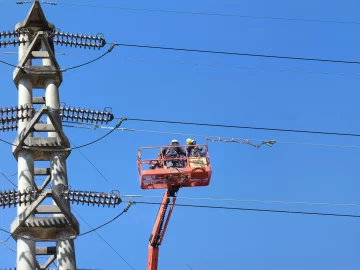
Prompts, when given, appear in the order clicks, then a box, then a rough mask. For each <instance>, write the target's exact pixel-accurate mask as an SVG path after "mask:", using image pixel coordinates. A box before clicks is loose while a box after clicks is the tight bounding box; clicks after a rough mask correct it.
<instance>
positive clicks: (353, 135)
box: [116, 118, 360, 137]
mask: <svg viewBox="0 0 360 270" xmlns="http://www.w3.org/2000/svg"><path fill="white" fill-rule="evenodd" d="M116 119H118V118H116ZM126 119H127V120H128V121H141V122H153V123H166V124H180V125H195V126H208V127H223V128H237V129H254V130H266V131H281V132H295V133H310V134H321V135H337V136H350V137H360V134H355V133H339V132H326V131H311V130H296V129H280V128H265V127H251V126H235V125H223V124H205V123H195V122H182V121H169V120H153V119H141V118H126Z"/></svg>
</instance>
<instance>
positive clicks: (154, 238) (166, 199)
mask: <svg viewBox="0 0 360 270" xmlns="http://www.w3.org/2000/svg"><path fill="white" fill-rule="evenodd" d="M170 197H171V196H170V194H169V190H166V191H165V194H164V196H163V199H162V201H161V205H160V208H159V212H158V214H157V217H156V221H155V225H154V228H153V231H152V234H151V236H150V239H149V256H148V270H157V266H158V258H159V246H160V245H161V242H162V240H163V238H164V235H165V232H166V228H167V226H168V223H169V220H170V217H171V213H172V210H173V208H174V205H175V201H176V197H173V199H172V203H171V206H170V210H169V212H168V213H167V216H166V212H167V208H168V206H169V204H170Z"/></svg>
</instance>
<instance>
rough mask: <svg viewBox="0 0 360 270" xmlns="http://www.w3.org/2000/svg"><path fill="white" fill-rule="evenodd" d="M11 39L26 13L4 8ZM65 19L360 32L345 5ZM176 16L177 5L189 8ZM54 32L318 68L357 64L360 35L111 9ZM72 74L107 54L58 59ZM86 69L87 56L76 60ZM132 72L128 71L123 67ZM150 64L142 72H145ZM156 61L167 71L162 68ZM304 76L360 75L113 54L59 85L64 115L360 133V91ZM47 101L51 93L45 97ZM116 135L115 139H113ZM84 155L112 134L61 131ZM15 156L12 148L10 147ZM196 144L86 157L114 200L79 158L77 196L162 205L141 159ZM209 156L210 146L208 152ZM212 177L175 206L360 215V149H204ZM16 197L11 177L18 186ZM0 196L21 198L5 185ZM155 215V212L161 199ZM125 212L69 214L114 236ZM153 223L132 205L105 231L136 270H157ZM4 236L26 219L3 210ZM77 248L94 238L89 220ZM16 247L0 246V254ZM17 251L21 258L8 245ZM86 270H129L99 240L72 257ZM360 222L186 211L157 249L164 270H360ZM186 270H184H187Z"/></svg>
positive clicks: (7, 164) (203, 4) (130, 142)
mask: <svg viewBox="0 0 360 270" xmlns="http://www.w3.org/2000/svg"><path fill="white" fill-rule="evenodd" d="M2 2H6V3H5V4H1V5H0V10H1V14H2V15H1V17H0V24H1V27H0V31H2V30H10V29H13V28H14V26H15V24H16V23H17V22H19V21H22V20H23V19H24V18H25V16H26V14H27V11H28V9H29V8H30V5H15V4H14V3H15V1H10V0H3V1H2ZM61 2H62V3H77V4H93V5H109V6H111V5H112V6H121V7H132V8H144V9H164V10H178V11H193V12H208V13H224V14H241V15H254V16H269V17H288V18H302V19H309V20H312V19H314V20H328V21H353V22H360V17H359V12H358V11H359V10H360V4H359V3H358V1H355V0H346V1H339V0H333V1H325V0H317V1H309V0H304V1H285V0H272V1H267V0H256V1H243V0H233V1H232V0H226V1H213V0H206V1H205V0H197V1H188V0H186V1H163V0H154V1H122V0H119V1H99V0H92V1H89V0H87V1H86V0H83V1H80V0H76V1H69V0H63V1H61ZM180 2H181V3H180ZM44 10H45V12H46V16H47V18H48V20H49V21H51V22H52V23H54V24H55V25H56V27H58V28H60V29H61V30H63V31H65V32H79V33H89V34H96V33H99V32H102V33H103V34H104V35H105V38H106V40H107V41H110V42H114V41H116V42H123V43H138V44H147V45H159V46H174V47H186V48H197V49H207V50H223V51H236V52H244V53H259V54H273V55H290V56H298V57H310V58H328V59H344V60H356V61H360V52H359V47H360V36H359V34H358V33H359V30H360V24H345V23H322V22H305V21H292V20H269V19H250V18H240V17H224V16H203V15H186V14H174V13H157V12H145V11H128V10H127V11H126V10H121V9H110V8H107V9H106V8H90V7H74V6H65V5H58V6H50V5H46V6H44ZM56 50H57V51H58V52H66V53H68V54H71V56H59V57H58V60H59V63H60V65H61V67H63V68H65V67H71V66H74V65H76V64H80V63H83V62H85V61H87V60H90V59H92V58H94V57H95V56H97V55H99V54H101V53H102V52H98V51H95V52H94V51H89V50H84V49H74V48H73V49H71V48H65V47H60V46H58V47H56ZM14 51H16V48H13V47H8V48H5V49H4V48H1V49H0V59H2V60H5V61H8V62H11V63H13V64H16V62H17V56H16V55H3V54H1V53H3V52H14ZM76 54H79V55H76ZM124 58H129V59H124ZM140 59H143V60H147V61H139V60H140ZM152 60H156V61H159V62H151V61H152ZM166 61H170V62H185V63H202V64H209V65H226V66H232V67H234V66H243V67H244V66H247V67H257V68H268V69H274V70H251V69H243V68H230V67H228V68H225V67H219V66H213V67H210V66H194V65H191V64H175V63H166ZM275 69H285V70H304V71H314V72H333V73H346V74H360V69H359V66H358V65H346V64H331V63H316V62H305V61H303V62H302V61H291V60H276V59H264V58H255V57H236V56H221V55H210V54H199V53H185V52H172V51H160V50H150V49H135V48H121V47H117V48H115V49H114V51H113V52H112V53H111V54H110V55H108V57H106V58H104V59H102V60H100V61H98V62H96V63H94V64H92V65H88V66H86V67H83V68H81V69H76V70H72V71H68V72H66V73H64V82H63V83H62V85H61V86H60V94H61V101H63V102H66V104H67V105H69V106H76V107H84V108H95V109H102V108H104V107H107V106H110V107H112V108H113V112H114V113H115V115H116V116H117V117H129V118H136V117H138V118H149V119H166V120H174V121H197V122H205V123H210V122H212V123H221V124H231V125H251V126H264V127H277V128H290V129H309V130H324V131H338V132H349V133H351V132H352V133H360V128H359V124H358V123H359V121H358V118H359V113H360V109H359V106H358V104H359V102H358V100H359V97H360V95H359V92H358V91H359V87H360V77H359V76H349V75H335V74H314V73H307V72H289V71H284V72H280V71H275ZM12 72H13V68H11V67H8V66H5V65H0V74H1V102H0V106H1V107H8V106H15V105H16V104H17V89H16V87H15V85H14V83H13V81H12ZM35 93H36V94H37V95H40V94H41V93H43V92H42V91H41V90H36V92H35ZM115 124H116V123H115V122H114V123H112V124H111V126H114V125H115ZM123 127H127V128H135V129H143V130H158V131H169V132H181V133H194V134H204V135H216V136H229V137H240V138H249V139H250V138H251V139H260V140H269V139H273V140H277V141H284V142H302V143H304V142H307V143H314V144H338V145H359V146H360V141H359V139H357V138H351V137H340V136H323V135H305V134H299V133H298V134H296V133H281V132H265V131H250V130H236V129H223V128H209V127H196V126H180V125H170V124H156V123H141V122H131V121H128V122H126V123H124V124H123ZM65 131H66V134H67V135H68V136H69V138H70V139H71V140H72V141H73V142H74V143H75V144H77V145H80V144H83V143H87V142H89V141H91V140H93V139H95V138H98V137H100V136H101V135H103V134H105V132H106V130H96V131H92V130H78V129H73V128H66V129H65ZM0 136H1V138H3V139H7V140H9V141H13V140H14V139H15V137H16V132H7V133H1V134H0ZM186 138H187V137H186V136H172V135H159V134H151V133H141V132H132V133H131V132H120V131H119V132H114V133H112V134H111V136H110V137H107V138H106V139H104V140H102V141H101V142H99V143H97V144H95V145H92V146H89V147H87V148H84V149H82V152H83V153H84V154H85V155H86V156H87V157H88V158H89V159H90V160H91V161H92V162H93V163H94V164H95V165H96V166H97V167H98V168H99V170H100V171H101V172H102V173H103V174H104V175H105V176H106V177H107V178H108V179H109V180H110V184H108V183H107V182H106V181H105V180H104V179H103V178H102V177H101V176H100V175H99V174H98V173H97V172H96V170H95V169H94V168H93V167H92V166H91V165H90V164H89V162H88V161H87V160H86V159H85V158H84V157H83V156H82V155H81V154H80V153H79V151H77V150H74V151H73V152H72V154H71V155H70V157H69V158H68V160H67V166H68V177H69V183H70V185H71V186H72V187H73V188H74V189H79V190H97V191H105V192H111V190H113V189H118V190H120V191H121V193H122V194H142V195H147V196H161V195H162V194H163V190H149V191H143V190H141V189H140V186H139V180H138V174H137V167H136V158H137V149H138V148H139V147H142V146H152V145H166V144H168V142H169V141H170V140H172V139H178V140H181V141H182V142H185V140H186ZM197 141H198V142H199V143H204V142H205V137H198V138H197ZM209 149H210V155H211V161H212V168H213V177H212V180H211V184H210V185H209V186H208V187H203V188H192V189H190V188H189V189H182V190H180V192H179V194H178V195H179V196H187V197H215V198H233V199H242V200H282V201H307V202H328V203H359V194H360V193H359V190H360V183H359V163H358V157H359V154H360V149H356V148H336V147H322V146H309V145H302V144H299V145H296V144H282V143H277V144H276V145H274V146H273V147H272V148H269V147H261V148H260V149H259V150H256V149H255V148H252V147H250V146H247V145H240V144H231V143H228V144H227V143H217V144H214V143H209ZM0 152H1V154H2V155H1V163H0V170H1V171H3V172H4V173H6V174H12V173H15V172H16V171H17V163H16V161H15V159H14V157H13V155H12V153H11V147H10V146H9V145H5V144H0ZM12 179H13V180H14V181H16V177H12ZM0 187H1V190H6V189H11V188H12V186H11V185H10V184H9V183H8V182H7V181H6V180H5V179H4V178H2V177H0ZM149 201H156V202H159V201H160V199H154V200H149ZM179 202H181V203H193V204H207V205H223V206H232V207H256V208H261V209H278V210H293V211H311V212H315V211H320V212H324V213H325V212H326V213H342V214H360V211H359V208H357V207H333V206H314V205H281V204H271V203H226V202H206V201H185V200H179ZM125 206H126V203H123V204H121V205H120V206H119V207H118V208H116V209H111V208H110V209H106V208H105V209H103V208H97V207H96V208H93V207H91V206H74V209H75V210H76V211H77V212H79V213H80V215H81V216H82V217H83V218H84V219H85V220H86V221H87V222H88V223H89V224H91V225H92V226H97V225H101V224H102V223H104V222H106V221H108V220H109V219H111V218H112V217H114V216H115V215H117V214H118V213H119V212H121V211H122V209H123V208H124V207H125ZM157 210H158V207H157V206H154V205H140V204H138V205H134V206H132V207H131V208H130V210H129V212H128V213H126V214H125V215H123V216H122V217H121V218H119V219H118V220H116V221H115V222H113V223H111V224H110V225H108V226H107V227H105V228H102V229H100V230H99V231H98V233H99V234H100V235H101V236H102V237H104V238H105V239H106V240H107V241H108V242H109V243H110V244H111V245H112V246H113V247H114V249H116V250H117V251H118V252H119V254H121V256H123V257H124V258H125V259H126V260H127V261H128V262H129V263H130V264H131V265H132V266H133V267H134V268H135V269H137V270H140V269H146V264H147V248H148V239H149V235H150V233H151V230H152V227H153V223H154V220H155V216H156V214H157ZM0 211H1V212H0V227H1V228H4V229H6V230H10V224H11V222H12V221H13V219H14V218H15V215H16V209H15V208H10V209H1V210H0ZM79 222H80V224H81V232H85V231H87V230H89V227H88V226H87V225H86V224H85V223H84V222H83V221H82V220H81V219H80V218H79ZM7 237H8V235H7V234H6V233H4V232H0V239H2V240H4V239H6V238H7ZM8 245H9V246H10V247H12V248H15V247H16V244H15V242H14V241H13V240H12V239H11V240H9V241H8ZM75 245H76V257H77V266H78V268H90V269H110V270H111V269H130V268H129V267H128V266H127V265H126V264H125V263H124V262H123V261H122V260H121V259H120V258H119V257H118V256H117V255H116V253H114V252H113V250H111V249H110V248H109V247H108V246H107V245H106V244H105V243H104V242H103V241H102V240H101V239H100V237H99V236H98V235H96V234H95V233H92V234H88V235H86V236H83V237H79V238H78V239H77V240H76V241H75ZM359 249H360V220H359V219H355V218H340V217H325V216H306V215H292V214H279V213H261V212H241V211H229V210H212V209H196V208H184V207H178V208H175V210H174V212H173V216H172V219H171V221H170V225H169V228H168V231H167V234H166V236H165V239H164V241H163V244H162V246H161V247H160V259H159V269H169V270H170V269H171V270H188V269H190V268H189V266H190V267H191V268H192V269H194V270H205V269H209V270H210V269H211V270H220V269H226V270H237V269H247V270H355V269H359V267H360V261H359ZM0 254H1V259H0V268H10V267H14V265H15V261H16V260H15V258H16V256H15V254H14V253H13V252H11V251H9V250H8V249H7V248H6V247H4V246H3V245H0ZM187 265H189V266H187Z"/></svg>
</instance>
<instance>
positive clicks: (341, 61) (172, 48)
mask: <svg viewBox="0 0 360 270" xmlns="http://www.w3.org/2000/svg"><path fill="white" fill-rule="evenodd" d="M112 45H115V46H123V47H134V48H145V49H160V50H170V51H184V52H196V53H210V54H222V55H235V56H250V57H262V58H276V59H289V60H301V61H315V62H329V63H342V64H357V65H358V64H360V62H359V61H348V60H336V59H320V58H306V57H295V56H281V55H267V54H253V53H240V52H225V51H212V50H200V49H188V48H175V47H163V46H151V45H141V44H128V43H112Z"/></svg>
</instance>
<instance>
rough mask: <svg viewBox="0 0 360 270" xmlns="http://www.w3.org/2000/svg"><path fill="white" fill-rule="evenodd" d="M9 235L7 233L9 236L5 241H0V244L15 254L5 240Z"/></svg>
mask: <svg viewBox="0 0 360 270" xmlns="http://www.w3.org/2000/svg"><path fill="white" fill-rule="evenodd" d="M10 237H11V235H9V237H8V238H7V239H6V240H5V241H0V244H2V245H3V246H4V247H6V248H7V249H8V250H10V251H12V252H14V253H15V254H16V251H15V250H13V249H12V248H11V247H9V246H8V245H7V244H6V242H7V241H8V240H9V239H10Z"/></svg>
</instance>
